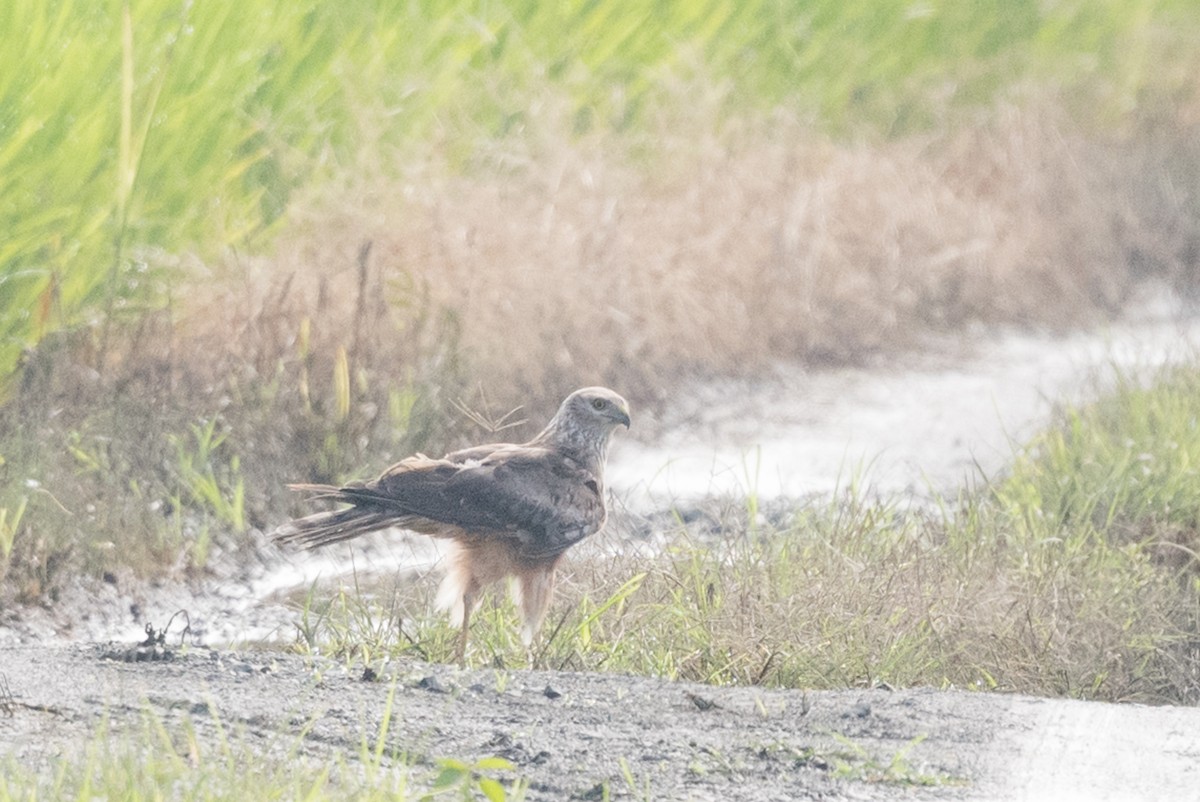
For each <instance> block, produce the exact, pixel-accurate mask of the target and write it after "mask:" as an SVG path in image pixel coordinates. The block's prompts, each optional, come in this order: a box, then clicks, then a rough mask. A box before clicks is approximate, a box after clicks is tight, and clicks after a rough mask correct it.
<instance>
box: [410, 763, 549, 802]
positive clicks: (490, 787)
mask: <svg viewBox="0 0 1200 802" xmlns="http://www.w3.org/2000/svg"><path fill="white" fill-rule="evenodd" d="M438 764H439V765H440V766H441V771H439V772H438V775H437V777H436V778H435V779H434V781H433V787H432V789H431V790H430V792H429V793H428V794H426V795H425V796H423V797H421V799H422V800H432V799H435V798H437V797H441V796H454V797H457V798H458V799H461V800H463V802H474V800H475V799H477V798H478V797H477V796H476V794H477V793H478V794H480V795H482V796H483V797H484V798H485V799H487V800H488V802H507V800H520V799H524V798H525V784H524V783H523V782H520V781H518V782H516V783H515V784H514V785H513V786H512V788H511V789H508V788H505V785H504V783H503V782H502V781H501V780H499V779H497V778H496V777H495V776H494V775H495V774H496V773H497V772H512V771H514V770H515V768H516V767H515V766H513V764H512V763H511V762H509V761H507V760H505V759H504V758H500V757H485V758H481V759H479V760H476V761H475V762H473V763H466V762H464V761H461V760H453V759H442V760H439V761H438ZM510 790H511V793H510Z"/></svg>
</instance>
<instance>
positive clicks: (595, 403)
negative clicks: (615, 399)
mask: <svg viewBox="0 0 1200 802" xmlns="http://www.w3.org/2000/svg"><path fill="white" fill-rule="evenodd" d="M607 403H608V402H607V401H605V400H604V399H603V398H593V399H592V409H604V405H605V404H607Z"/></svg>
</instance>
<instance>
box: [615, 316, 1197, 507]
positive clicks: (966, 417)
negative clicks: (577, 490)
mask: <svg viewBox="0 0 1200 802" xmlns="http://www.w3.org/2000/svg"><path fill="white" fill-rule="evenodd" d="M1197 344H1200V318H1198V317H1194V316H1193V317H1181V316H1180V315H1179V314H1178V308H1177V305H1176V304H1175V303H1174V302H1173V301H1171V300H1170V299H1160V300H1158V301H1157V302H1155V303H1152V304H1151V303H1147V304H1146V305H1144V306H1143V307H1141V308H1140V311H1138V312H1136V313H1132V314H1130V315H1129V316H1128V317H1126V318H1124V319H1122V320H1120V321H1118V322H1115V323H1113V324H1111V325H1110V326H1108V327H1106V328H1104V329H1102V330H1099V331H1089V332H1077V333H1074V334H1071V335H1069V336H1065V337H1051V336H1048V335H1039V334H1031V333H1025V332H1010V333H1008V334H1005V335H1003V336H996V334H995V333H994V332H992V333H989V334H988V335H987V336H983V335H982V334H976V335H962V336H960V337H956V338H947V339H945V340H942V341H938V342H935V343H930V345H929V348H928V349H927V350H925V351H923V352H921V353H919V354H911V355H908V356H905V357H902V358H899V359H897V360H896V361H893V362H888V363H881V364H877V365H872V366H869V367H859V368H843V369H835V370H824V371H818V372H814V371H810V370H806V369H804V368H801V367H798V366H792V365H782V366H779V367H778V368H777V369H776V371H775V372H774V374H773V375H771V376H768V377H765V378H762V379H756V380H754V381H745V382H716V383H709V384H704V385H697V386H692V387H687V388H682V389H681V390H680V391H678V392H677V393H676V394H675V397H676V398H677V399H678V401H677V403H676V404H675V405H673V406H672V407H671V408H670V409H669V410H667V412H666V413H664V415H663V417H662V418H661V420H651V421H648V422H647V425H646V426H645V428H647V429H649V430H650V431H651V432H653V435H652V438H651V439H649V440H636V439H630V438H620V439H618V440H617V442H615V443H614V446H613V451H612V455H611V457H610V466H609V468H610V470H609V475H610V484H611V485H612V487H613V488H614V489H615V490H616V491H617V492H618V494H620V495H621V496H622V498H624V499H627V501H628V503H629V504H630V505H631V506H633V507H634V508H636V509H643V510H645V509H662V508H663V507H664V506H668V505H670V504H671V503H674V502H676V501H678V500H681V499H683V500H690V499H694V498H698V497H703V496H707V495H713V494H725V493H734V494H743V493H745V492H748V491H753V492H755V493H757V494H758V495H759V496H760V497H764V498H771V497H777V496H790V497H803V496H808V495H810V494H814V493H816V494H827V493H830V492H832V491H833V490H834V489H835V488H836V487H838V486H839V485H845V484H846V483H847V482H848V481H849V479H850V478H851V476H852V475H854V474H856V473H857V474H859V476H860V477H861V479H862V480H863V481H864V483H866V484H869V485H870V486H872V487H873V488H874V489H876V490H878V491H880V492H883V493H887V494H891V493H909V492H912V493H916V494H918V495H921V494H925V493H926V492H928V490H929V489H930V488H933V489H935V490H938V491H945V490H952V489H954V488H957V487H958V486H960V485H961V484H962V482H963V479H964V477H970V478H978V471H979V469H982V470H983V471H985V472H986V473H987V474H989V475H990V474H992V473H994V472H996V471H998V470H1000V469H1002V468H1003V466H1004V465H1005V464H1006V463H1007V462H1008V461H1009V460H1010V459H1011V456H1012V443H1014V442H1017V443H1019V442H1022V441H1024V440H1025V439H1027V438H1028V437H1029V436H1031V435H1032V434H1033V433H1034V432H1035V431H1036V430H1037V429H1038V428H1039V427H1041V426H1044V425H1045V424H1046V422H1047V421H1048V420H1049V418H1050V416H1051V413H1052V411H1053V409H1054V408H1055V405H1056V404H1061V403H1064V402H1077V401H1081V400H1085V399H1087V398H1088V397H1091V396H1092V395H1094V393H1095V392H1096V390H1097V381H1099V382H1100V383H1101V384H1103V383H1104V382H1105V381H1107V380H1110V379H1111V377H1112V375H1113V370H1112V369H1113V367H1114V366H1117V367H1119V368H1120V369H1122V370H1123V371H1127V372H1133V373H1134V374H1135V375H1136V373H1137V372H1138V371H1142V372H1145V371H1147V370H1148V369H1153V367H1154V366H1156V365H1161V364H1165V363H1169V362H1173V361H1177V360H1180V359H1184V358H1190V357H1194V356H1195V354H1196V353H1197ZM634 419H635V422H636V421H640V420H641V419H640V418H639V417H638V415H637V414H636V410H635V416H634ZM636 425H637V424H636V423H635V426H636ZM630 434H631V436H633V437H636V435H637V429H636V428H635V429H634V430H633V431H631V432H630Z"/></svg>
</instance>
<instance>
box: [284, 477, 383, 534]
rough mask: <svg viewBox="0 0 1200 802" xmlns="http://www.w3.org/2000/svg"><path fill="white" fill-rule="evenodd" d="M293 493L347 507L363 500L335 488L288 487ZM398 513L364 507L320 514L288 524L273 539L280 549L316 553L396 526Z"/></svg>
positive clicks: (312, 486) (323, 486)
mask: <svg viewBox="0 0 1200 802" xmlns="http://www.w3.org/2000/svg"><path fill="white" fill-rule="evenodd" d="M289 487H290V488H291V489H292V490H301V491H308V492H311V493H313V494H314V495H313V498H319V499H322V498H324V499H335V500H338V501H343V502H346V503H348V504H361V503H362V502H363V501H364V499H363V498H361V497H360V496H357V495H356V494H354V493H353V492H350V493H346V492H343V490H342V489H341V488H337V487H334V486H332V485H289ZM398 517H400V516H397V514H396V511H395V510H386V509H380V508H378V507H374V508H372V507H371V506H370V505H369V504H366V505H364V506H354V507H348V508H346V509H344V510H336V511H333V512H318V513H314V514H313V515H306V516H305V517H303V518H297V519H296V520H294V521H289V522H288V523H286V524H284V525H283V526H281V527H279V528H278V529H276V530H275V531H274V532H273V533H272V535H271V539H272V540H274V541H275V542H276V543H279V544H281V545H290V546H299V547H300V548H304V549H316V548H320V547H321V546H328V545H330V544H332V543H340V542H342V541H343V540H350V539H351V538H356V537H358V536H359V535H365V534H367V533H368V532H374V531H377V530H379V529H384V528H386V527H388V526H391V525H393V524H394V523H396V520H397V518H398Z"/></svg>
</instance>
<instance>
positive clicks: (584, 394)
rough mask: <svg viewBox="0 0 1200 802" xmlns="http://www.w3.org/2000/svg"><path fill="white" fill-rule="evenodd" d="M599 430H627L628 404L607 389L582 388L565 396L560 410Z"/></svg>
mask: <svg viewBox="0 0 1200 802" xmlns="http://www.w3.org/2000/svg"><path fill="white" fill-rule="evenodd" d="M567 409H569V410H570V414H571V415H572V416H573V417H575V418H577V419H578V420H580V421H581V422H582V421H586V422H587V424H588V425H591V426H595V427H597V428H600V429H609V430H611V429H615V428H616V427H617V426H618V425H620V426H624V427H625V428H626V429H628V428H629V402H628V401H626V400H625V399H624V398H622V397H621V396H619V395H617V394H616V393H614V392H613V391H612V390H610V389H608V388H607V387H584V388H583V389H582V390H576V391H575V392H573V393H571V394H570V395H569V396H567V398H566V400H565V401H563V403H562V407H561V409H560V411H562V410H567Z"/></svg>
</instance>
